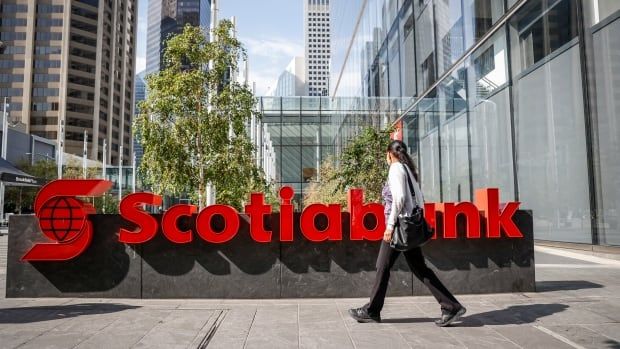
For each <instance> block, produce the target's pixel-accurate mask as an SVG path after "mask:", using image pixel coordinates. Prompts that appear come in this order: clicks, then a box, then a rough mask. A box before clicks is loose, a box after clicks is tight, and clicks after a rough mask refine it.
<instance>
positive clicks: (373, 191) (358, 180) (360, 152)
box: [304, 127, 394, 205]
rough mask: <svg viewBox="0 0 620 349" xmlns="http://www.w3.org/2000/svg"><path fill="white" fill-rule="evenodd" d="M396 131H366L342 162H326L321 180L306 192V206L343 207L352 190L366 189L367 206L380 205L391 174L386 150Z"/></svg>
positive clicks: (354, 143)
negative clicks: (332, 205) (368, 204)
mask: <svg viewBox="0 0 620 349" xmlns="http://www.w3.org/2000/svg"><path fill="white" fill-rule="evenodd" d="M393 131H394V129H393V128H388V129H385V130H378V129H376V128H374V127H366V128H364V129H362V131H361V132H360V133H359V134H358V135H357V136H356V137H354V138H353V139H351V141H350V142H349V143H348V144H347V145H346V147H345V148H344V150H343V151H342V154H341V155H340V157H339V158H337V159H331V158H328V159H326V160H325V161H323V163H322V164H321V171H320V173H321V177H320V178H319V179H314V180H313V182H312V183H311V184H310V186H309V188H308V190H307V191H306V193H307V194H306V196H305V200H304V202H305V203H306V205H308V204H311V203H315V202H334V203H340V204H343V205H344V204H345V203H346V199H347V191H348V189H349V188H362V189H364V194H365V200H366V202H378V201H380V200H381V189H382V188H383V185H384V184H385V181H386V178H387V171H388V167H387V165H386V162H385V150H386V149H387V146H388V144H389V143H390V134H391V133H392V132H393Z"/></svg>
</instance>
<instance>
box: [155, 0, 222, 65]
mask: <svg viewBox="0 0 620 349" xmlns="http://www.w3.org/2000/svg"><path fill="white" fill-rule="evenodd" d="M210 22H211V0H184V1H177V0H171V1H164V0H151V1H149V9H148V28H147V39H146V69H145V72H146V73H147V74H151V73H154V72H157V71H159V70H160V69H162V67H161V65H162V64H161V63H162V62H163V54H164V47H165V46H164V43H165V42H166V40H167V39H168V38H169V37H170V35H172V34H176V33H179V32H180V31H181V30H183V27H184V26H185V25H186V24H191V25H194V26H200V27H201V28H203V29H204V33H205V35H207V36H208V35H209V26H210Z"/></svg>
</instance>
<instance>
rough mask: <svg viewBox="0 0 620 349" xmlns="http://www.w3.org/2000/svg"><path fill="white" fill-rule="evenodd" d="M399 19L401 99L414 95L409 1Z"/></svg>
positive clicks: (412, 40)
mask: <svg viewBox="0 0 620 349" xmlns="http://www.w3.org/2000/svg"><path fill="white" fill-rule="evenodd" d="M405 6H406V9H405V10H404V11H403V12H402V17H401V18H400V82H401V88H402V93H401V95H402V96H403V97H412V96H415V95H416V80H415V51H414V49H415V46H414V34H413V31H414V28H413V27H414V24H413V23H414V21H413V6H412V4H411V1H408V2H407V4H406V5H405Z"/></svg>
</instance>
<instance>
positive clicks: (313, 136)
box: [301, 124, 320, 145]
mask: <svg viewBox="0 0 620 349" xmlns="http://www.w3.org/2000/svg"><path fill="white" fill-rule="evenodd" d="M319 137H320V134H319V124H302V126H301V144H302V145H313V144H319V142H320V138H319Z"/></svg>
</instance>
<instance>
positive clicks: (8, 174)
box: [0, 158, 45, 187]
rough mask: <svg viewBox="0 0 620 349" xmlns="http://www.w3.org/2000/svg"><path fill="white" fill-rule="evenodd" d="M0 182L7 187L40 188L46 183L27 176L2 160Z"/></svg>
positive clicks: (0, 160) (0, 162) (0, 161)
mask: <svg viewBox="0 0 620 349" xmlns="http://www.w3.org/2000/svg"><path fill="white" fill-rule="evenodd" d="M0 181H2V182H4V184H6V185H13V186H27V187H40V186H42V185H43V184H45V183H44V182H45V181H43V180H41V179H39V178H36V177H33V176H31V175H29V174H27V173H26V172H24V171H22V170H20V169H18V168H17V167H15V166H14V165H13V164H11V163H10V162H8V161H7V160H4V159H2V158H0Z"/></svg>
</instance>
